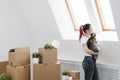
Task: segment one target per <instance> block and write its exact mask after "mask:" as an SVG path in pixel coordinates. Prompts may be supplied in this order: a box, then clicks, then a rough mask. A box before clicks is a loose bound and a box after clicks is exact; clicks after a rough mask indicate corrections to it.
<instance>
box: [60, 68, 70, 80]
mask: <svg viewBox="0 0 120 80" xmlns="http://www.w3.org/2000/svg"><path fill="white" fill-rule="evenodd" d="M68 79H69V72H68V71H67V70H64V71H63V72H62V80H68Z"/></svg>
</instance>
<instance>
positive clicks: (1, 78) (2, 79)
mask: <svg viewBox="0 0 120 80" xmlns="http://www.w3.org/2000/svg"><path fill="white" fill-rule="evenodd" d="M0 80H10V75H9V74H7V73H2V74H1V75H0Z"/></svg>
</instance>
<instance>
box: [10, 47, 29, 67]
mask: <svg viewBox="0 0 120 80" xmlns="http://www.w3.org/2000/svg"><path fill="white" fill-rule="evenodd" d="M8 55H9V65H11V66H20V65H28V64H30V48H29V47H22V48H15V49H10V50H9V54H8Z"/></svg>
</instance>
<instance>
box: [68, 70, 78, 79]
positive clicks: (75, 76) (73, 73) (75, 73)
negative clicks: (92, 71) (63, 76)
mask: <svg viewBox="0 0 120 80" xmlns="http://www.w3.org/2000/svg"><path fill="white" fill-rule="evenodd" d="M69 75H70V76H71V77H72V79H73V80H80V72H79V71H70V72H69Z"/></svg>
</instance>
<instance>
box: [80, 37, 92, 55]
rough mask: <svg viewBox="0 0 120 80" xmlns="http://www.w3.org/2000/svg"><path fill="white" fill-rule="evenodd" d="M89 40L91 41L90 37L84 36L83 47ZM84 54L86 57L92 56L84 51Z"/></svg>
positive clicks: (82, 39)
mask: <svg viewBox="0 0 120 80" xmlns="http://www.w3.org/2000/svg"><path fill="white" fill-rule="evenodd" d="M88 39H89V38H88V37H86V36H82V38H81V45H83V44H86V43H87V40H88ZM83 52H84V56H91V55H90V54H88V53H86V52H85V51H83Z"/></svg>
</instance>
